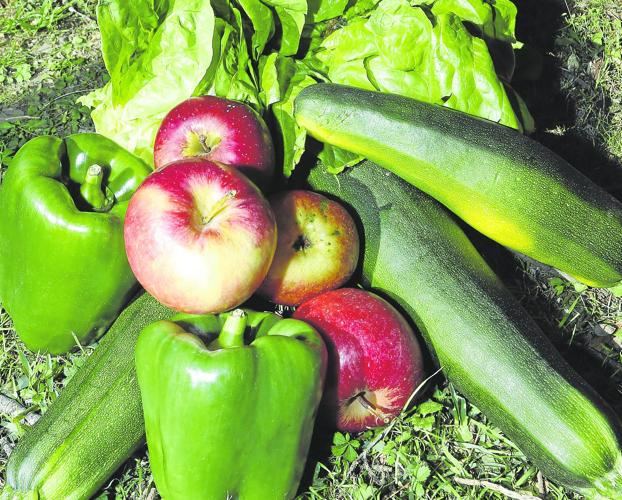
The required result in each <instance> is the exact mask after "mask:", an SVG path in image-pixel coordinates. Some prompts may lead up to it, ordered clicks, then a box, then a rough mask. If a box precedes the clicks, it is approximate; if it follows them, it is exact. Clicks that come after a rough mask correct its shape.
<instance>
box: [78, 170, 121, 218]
mask: <svg viewBox="0 0 622 500" xmlns="http://www.w3.org/2000/svg"><path fill="white" fill-rule="evenodd" d="M103 179H104V169H103V168H102V167H101V166H100V165H91V166H90V167H89V168H88V170H87V171H86V175H85V177H84V182H83V183H82V185H81V186H80V194H81V195H82V197H83V198H84V199H85V200H86V202H87V203H88V204H89V205H91V207H93V210H95V211H96V212H105V211H108V210H109V209H110V207H111V206H112V204H113V202H114V200H112V199H111V197H109V196H106V195H105V194H104V191H103V190H102V181H103Z"/></svg>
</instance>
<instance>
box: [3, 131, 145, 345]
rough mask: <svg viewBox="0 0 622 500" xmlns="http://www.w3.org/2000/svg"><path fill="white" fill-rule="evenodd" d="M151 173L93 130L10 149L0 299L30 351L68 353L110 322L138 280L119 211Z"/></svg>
mask: <svg viewBox="0 0 622 500" xmlns="http://www.w3.org/2000/svg"><path fill="white" fill-rule="evenodd" d="M150 172H151V168H150V167H149V166H148V165H147V164H146V163H145V162H143V161H142V160H140V159H139V158H137V157H135V156H134V155H132V154H130V153H129V152H127V151H126V150H124V149H123V148H121V147H120V146H119V145H117V144H116V143H115V142H113V141H111V140H110V139H107V138H106V137H103V136H101V135H98V134H75V135H71V136H68V137H66V138H65V139H64V140H62V139H59V138H57V137H51V136H42V137H37V138H34V139H32V140H30V141H29V142H27V143H26V144H25V145H24V146H23V147H22V148H21V149H20V150H19V151H18V152H17V154H16V155H15V158H14V159H13V161H12V162H11V164H10V165H9V168H8V170H7V172H6V175H5V176H4V181H3V183H2V185H1V186H0V301H1V302H2V306H3V307H4V308H5V309H6V311H7V312H8V313H9V315H10V316H11V318H12V320H13V323H14V325H15V329H16V330H17V333H18V334H19V336H20V337H21V339H22V340H23V341H24V343H25V344H26V346H27V347H28V348H29V349H32V350H33V351H35V350H40V351H46V352H50V353H53V354H59V353H63V352H66V351H68V350H70V349H71V348H72V347H74V346H75V345H76V342H80V343H81V344H86V343H88V342H90V341H91V340H93V339H94V338H96V337H97V336H99V335H100V334H101V333H103V332H104V331H105V330H106V329H107V327H108V326H109V325H110V323H111V322H112V321H113V320H114V319H115V318H116V316H117V315H118V313H119V311H120V310H121V308H122V307H123V305H124V304H125V302H126V301H127V298H128V297H129V295H130V294H131V292H132V290H133V289H134V287H135V285H136V280H135V278H134V275H133V274H132V271H131V269H130V267H129V264H128V262H127V257H126V256H125V246H124V243H123V221H124V218H125V211H126V209H127V204H128V202H129V199H130V196H131V195H132V193H133V192H134V190H135V189H136V188H137V187H138V185H139V184H140V183H141V182H142V181H143V180H144V179H145V178H146V177H147V175H149V173H150Z"/></svg>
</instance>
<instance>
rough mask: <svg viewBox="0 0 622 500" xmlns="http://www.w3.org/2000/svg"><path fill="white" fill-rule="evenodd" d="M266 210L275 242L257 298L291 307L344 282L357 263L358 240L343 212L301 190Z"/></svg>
mask: <svg viewBox="0 0 622 500" xmlns="http://www.w3.org/2000/svg"><path fill="white" fill-rule="evenodd" d="M270 205H271V206H272V211H273V212H274V215H275V217H276V224H277V227H278V240H277V249H276V254H275V256H274V261H273V262H272V267H271V268H270V271H269V272H268V276H267V277H266V280H265V281H264V282H263V283H262V285H261V287H260V288H259V294H260V295H262V296H263V297H265V298H267V299H268V300H270V301H272V302H275V303H277V304H284V305H290V306H293V305H298V304H300V303H302V302H304V301H305V300H308V299H310V298H311V297H313V296H315V295H319V294H320V293H323V292H326V291H328V290H332V289H335V288H338V287H340V286H341V285H343V284H344V283H345V282H346V281H348V279H349V278H350V276H352V273H353V272H354V270H355V269H356V264H357V262H358V257H359V237H358V232H357V229H356V224H355V223H354V220H353V219H352V217H351V216H350V214H349V213H348V212H347V210H346V209H345V208H343V207H342V206H341V205H340V204H339V203H337V202H336V201H332V200H329V199H328V198H326V197H325V196H322V195H321V194H318V193H314V192H312V191H303V190H295V191H284V192H281V193H277V194H275V195H273V196H272V197H271V198H270Z"/></svg>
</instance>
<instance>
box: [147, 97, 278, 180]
mask: <svg viewBox="0 0 622 500" xmlns="http://www.w3.org/2000/svg"><path fill="white" fill-rule="evenodd" d="M153 154H154V163H155V167H156V169H158V168H161V167H163V166H164V165H166V164H168V163H170V162H173V161H177V160H182V159H188V158H202V159H205V160H210V161H214V162H218V163H224V164H225V165H229V166H232V167H235V168H238V169H239V170H240V171H241V172H242V173H244V174H245V175H247V176H248V177H249V178H250V179H251V180H253V181H254V182H255V183H257V184H258V185H260V186H266V185H267V183H268V182H269V181H270V179H271V178H272V175H273V173H274V147H273V144H272V138H271V136H270V132H269V130H268V127H267V126H266V124H265V122H264V121H263V120H262V118H261V117H260V116H259V115H258V114H257V113H255V111H253V110H252V109H251V108H250V107H249V106H247V105H246V104H244V103H241V102H238V101H232V100H230V99H223V98H221V97H215V96H201V97H191V98H189V99H186V100H185V101H183V102H182V103H180V104H178V105H177V106H175V107H174V108H173V109H172V110H171V111H169V113H168V114H167V115H166V116H165V117H164V120H163V121H162V123H161V124H160V128H159V130H158V132H157V134H156V138H155V145H154V151H153Z"/></svg>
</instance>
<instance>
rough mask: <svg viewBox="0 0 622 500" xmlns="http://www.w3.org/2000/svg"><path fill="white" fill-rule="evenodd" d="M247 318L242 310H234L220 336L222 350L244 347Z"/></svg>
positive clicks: (219, 342) (223, 326) (219, 341)
mask: <svg viewBox="0 0 622 500" xmlns="http://www.w3.org/2000/svg"><path fill="white" fill-rule="evenodd" d="M246 323H247V317H246V313H245V312H244V311H243V310H242V309H236V310H234V311H233V312H232V313H231V314H230V315H229V316H227V319H226V320H225V323H224V325H222V330H220V334H219V335H218V344H219V345H220V347H221V348H229V347H244V331H245V330H246Z"/></svg>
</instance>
